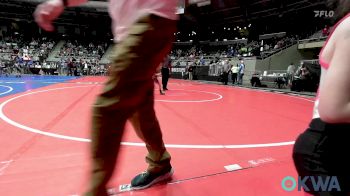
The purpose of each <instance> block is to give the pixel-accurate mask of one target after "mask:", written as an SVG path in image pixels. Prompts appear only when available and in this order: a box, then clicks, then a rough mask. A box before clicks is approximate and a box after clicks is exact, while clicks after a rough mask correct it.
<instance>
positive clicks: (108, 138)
mask: <svg viewBox="0 0 350 196" xmlns="http://www.w3.org/2000/svg"><path fill="white" fill-rule="evenodd" d="M84 2H86V0H48V1H45V2H43V3H41V4H40V5H39V6H38V7H37V9H36V11H35V13H34V16H35V20H36V22H37V23H38V25H39V26H40V27H42V28H43V29H44V30H47V31H53V30H54V27H53V25H52V22H53V21H54V20H55V19H56V18H58V17H59V16H60V15H61V13H62V12H63V10H64V8H65V7H67V6H68V7H71V6H77V5H80V4H82V3H84ZM177 3H178V2H177V0H166V1H159V0H110V4H109V12H110V15H111V18H112V21H113V31H114V36H115V40H116V42H117V43H118V44H117V45H116V47H115V50H114V56H113V61H112V63H111V69H110V76H109V78H108V81H107V82H106V83H105V85H104V88H103V90H102V92H101V93H100V94H99V95H98V97H97V99H96V101H95V103H94V105H93V115H92V136H91V137H92V138H91V139H92V143H91V147H92V148H91V155H92V169H91V179H90V187H89V189H88V191H87V192H86V195H98V196H104V195H107V190H106V184H107V182H108V181H109V180H110V178H111V176H112V174H113V171H114V169H115V165H116V160H117V155H118V151H119V148H120V142H121V138H122V135H123V132H124V126H125V123H126V121H127V120H128V119H129V120H130V121H131V122H132V124H133V126H134V128H135V131H136V133H137V135H138V136H139V137H140V138H141V139H142V140H143V141H144V142H145V143H146V147H147V150H148V155H147V156H146V161H147V163H148V168H147V170H146V171H145V172H143V173H141V174H139V175H137V176H136V177H135V178H134V179H132V181H131V185H132V187H133V188H134V189H143V188H147V187H149V186H151V185H153V184H154V183H157V182H159V181H161V180H167V179H169V178H170V177H171V176H172V174H173V169H172V166H171V164H170V154H169V153H168V152H167V150H166V148H165V145H164V142H163V139H162V132H161V129H160V126H159V122H158V120H157V117H156V114H155V111H154V94H153V93H154V92H153V91H154V81H153V79H152V77H153V75H154V74H155V72H156V69H157V67H158V66H159V64H160V63H161V62H162V61H163V59H164V57H165V56H166V55H167V54H169V52H170V50H171V47H172V43H173V39H174V33H175V32H176V25H177V20H178V16H177V15H176V7H177Z"/></svg>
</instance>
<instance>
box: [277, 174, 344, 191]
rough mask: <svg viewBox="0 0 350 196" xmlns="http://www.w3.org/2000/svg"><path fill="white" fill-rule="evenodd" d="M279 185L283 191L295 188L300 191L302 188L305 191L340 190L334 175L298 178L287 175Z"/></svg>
mask: <svg viewBox="0 0 350 196" xmlns="http://www.w3.org/2000/svg"><path fill="white" fill-rule="evenodd" d="M281 185H282V188H283V189H284V190H285V191H294V190H295V189H296V188H298V191H301V190H302V188H303V189H304V190H305V191H316V192H326V191H327V192H329V191H341V189H340V185H339V182H338V178H337V177H336V176H303V177H300V176H299V177H298V180H295V179H294V178H293V177H291V176H287V177H285V178H283V180H282V184H281Z"/></svg>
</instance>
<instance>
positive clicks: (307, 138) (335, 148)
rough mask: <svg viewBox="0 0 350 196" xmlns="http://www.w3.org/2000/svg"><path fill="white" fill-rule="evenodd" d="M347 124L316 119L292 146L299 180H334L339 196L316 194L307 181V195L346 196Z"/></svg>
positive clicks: (349, 183) (349, 184)
mask: <svg viewBox="0 0 350 196" xmlns="http://www.w3.org/2000/svg"><path fill="white" fill-rule="evenodd" d="M349 131H350V124H327V123H324V122H322V121H321V120H320V119H314V120H312V122H311V124H310V128H308V129H307V130H306V131H305V132H304V133H303V134H301V135H300V136H299V137H298V139H297V140H296V142H295V145H294V150H293V159H294V164H295V167H296V169H297V171H298V174H299V176H301V177H305V176H315V177H318V176H320V177H321V178H323V179H324V180H325V179H326V177H330V176H336V177H337V179H338V181H339V185H340V188H341V192H335V191H334V192H320V191H315V190H313V186H312V182H311V180H308V181H306V183H305V184H306V185H307V187H308V188H309V189H310V190H309V191H305V192H308V193H310V194H313V195H320V196H330V195H334V196H338V195H339V196H346V195H350V164H349V161H348V160H349V155H350V152H349V151H350V150H349V147H348V146H347V143H349V138H350V137H349V135H350V133H349Z"/></svg>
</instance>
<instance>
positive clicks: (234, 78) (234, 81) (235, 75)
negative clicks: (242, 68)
mask: <svg viewBox="0 0 350 196" xmlns="http://www.w3.org/2000/svg"><path fill="white" fill-rule="evenodd" d="M231 77H232V84H235V83H236V82H237V73H232V75H231Z"/></svg>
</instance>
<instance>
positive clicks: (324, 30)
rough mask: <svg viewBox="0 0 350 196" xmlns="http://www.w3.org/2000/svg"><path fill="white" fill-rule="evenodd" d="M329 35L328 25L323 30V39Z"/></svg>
mask: <svg viewBox="0 0 350 196" xmlns="http://www.w3.org/2000/svg"><path fill="white" fill-rule="evenodd" d="M328 35H329V27H328V26H327V25H326V26H325V27H324V28H323V29H322V36H323V37H327V36H328Z"/></svg>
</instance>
